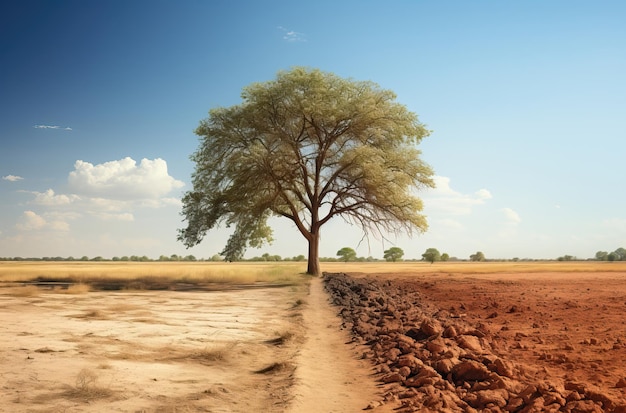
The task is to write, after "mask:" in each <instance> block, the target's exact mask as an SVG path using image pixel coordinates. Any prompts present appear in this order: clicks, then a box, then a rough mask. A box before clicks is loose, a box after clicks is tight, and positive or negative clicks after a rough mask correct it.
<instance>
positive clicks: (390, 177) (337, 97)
mask: <svg viewBox="0 0 626 413" xmlns="http://www.w3.org/2000/svg"><path fill="white" fill-rule="evenodd" d="M242 99H243V102H242V103H240V104H238V105H235V106H231V107H227V108H216V109H212V110H211V111H210V112H209V117H208V118H207V119H205V120H203V121H201V123H200V126H199V127H198V128H197V129H196V134H197V135H199V136H201V139H202V141H201V143H200V147H199V148H198V150H197V151H196V152H195V153H194V154H193V155H192V158H191V159H192V160H193V161H194V162H195V164H196V165H195V171H194V173H193V177H192V178H193V189H192V191H189V192H187V193H186V194H185V195H184V197H183V200H182V202H183V209H182V213H183V216H184V217H185V220H186V221H187V227H186V228H184V229H181V230H179V236H178V239H179V240H180V241H182V242H183V243H184V244H185V245H186V246H187V247H191V246H194V245H196V244H198V243H200V242H201V241H202V239H203V238H204V237H205V235H206V233H207V232H208V231H209V230H212V229H213V228H215V227H216V226H219V225H220V224H224V225H226V226H229V227H233V228H234V231H233V233H232V235H231V236H230V238H229V239H228V241H227V243H226V246H225V247H224V250H223V251H222V254H223V255H224V256H225V257H226V259H227V260H229V261H232V260H238V259H240V258H241V257H243V254H244V252H245V250H246V248H248V247H260V246H262V245H263V244H264V243H265V242H271V240H272V230H271V228H270V227H269V226H268V225H267V221H268V219H269V218H270V217H272V216H278V217H284V218H287V219H289V220H291V221H292V222H293V224H294V225H295V227H296V228H297V229H298V231H299V232H300V233H301V234H302V236H303V237H304V238H305V239H306V241H307V242H308V246H309V248H308V264H307V273H308V274H312V275H319V274H320V266H319V242H320V234H321V231H320V230H321V228H322V226H323V225H324V224H326V223H327V222H328V221H330V220H331V219H332V218H334V217H337V216H342V217H343V218H345V219H346V220H348V221H351V222H352V223H354V224H356V225H358V226H359V227H360V228H361V229H362V230H363V232H364V233H365V234H366V235H369V234H370V233H372V232H376V233H381V234H382V233H387V232H391V233H400V232H404V231H406V232H407V233H409V234H412V233H414V232H418V233H421V232H423V231H425V230H426V228H427V224H426V219H425V217H424V216H423V215H422V214H421V210H422V202H421V200H420V199H419V198H417V197H416V196H415V190H416V189H418V190H419V189H423V188H425V187H432V186H434V182H433V180H432V175H433V172H432V170H431V168H430V167H429V166H428V165H426V164H425V163H424V162H423V161H422V160H421V159H420V152H419V150H418V149H417V147H416V146H417V144H419V142H420V141H421V140H422V138H424V137H425V136H427V135H428V134H429V131H428V130H427V129H426V128H425V127H424V125H423V124H421V123H420V122H419V121H418V118H417V115H415V114H414V113H412V112H410V111H409V110H407V108H406V107H405V106H404V105H401V104H399V103H397V102H396V101H395V100H396V95H395V94H394V93H393V92H391V91H389V90H384V89H381V88H380V87H379V86H378V85H376V84H374V83H372V82H360V81H354V80H351V79H343V78H341V77H339V76H336V75H334V74H332V73H326V72H322V71H320V70H316V69H306V68H294V69H292V70H290V71H285V72H279V73H278V76H277V77H276V79H275V80H272V81H269V82H264V83H254V84H252V85H250V86H248V87H246V88H245V89H244V90H243V92H242Z"/></svg>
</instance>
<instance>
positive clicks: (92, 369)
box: [0, 286, 305, 413]
mask: <svg viewBox="0 0 626 413" xmlns="http://www.w3.org/2000/svg"><path fill="white" fill-rule="evenodd" d="M304 296H305V292H304V291H303V287H302V286H300V287H282V288H266V289H243V290H235V291H212V292H172V291H158V292H89V293H85V294H80V295H67V294H60V293H55V292H42V293H38V294H35V295H33V296H27V297H19V296H17V297H16V296H12V295H11V294H10V292H9V290H8V289H1V290H0V319H1V320H2V324H1V326H0V365H1V366H2V369H1V371H0V411H2V412H68V413H69V412H103V411H107V412H251V411H269V412H271V411H276V412H280V411H284V410H285V408H286V406H287V404H288V402H289V400H290V399H291V398H292V397H291V396H290V387H291V386H292V384H293V370H294V368H295V365H294V364H293V358H294V356H295V354H296V351H297V347H298V346H299V341H298V340H299V338H298V332H299V331H301V325H302V319H301V309H300V308H299V307H300V306H299V305H298V303H299V301H297V300H299V299H302V298H304Z"/></svg>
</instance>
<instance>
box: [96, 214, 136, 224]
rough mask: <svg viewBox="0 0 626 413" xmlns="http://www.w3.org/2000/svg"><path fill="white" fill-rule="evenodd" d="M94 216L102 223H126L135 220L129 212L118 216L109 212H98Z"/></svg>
mask: <svg viewBox="0 0 626 413" xmlns="http://www.w3.org/2000/svg"><path fill="white" fill-rule="evenodd" d="M93 215H94V216H96V217H98V218H100V219H102V220H104V221H126V222H132V221H134V220H135V216H134V215H133V214H131V213H130V212H122V213H119V214H114V213H111V212H99V213H94V214H93Z"/></svg>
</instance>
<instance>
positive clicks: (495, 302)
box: [324, 274, 626, 413]
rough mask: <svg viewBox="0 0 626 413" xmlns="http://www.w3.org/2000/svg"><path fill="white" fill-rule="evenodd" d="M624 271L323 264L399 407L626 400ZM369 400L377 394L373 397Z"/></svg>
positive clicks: (573, 406)
mask: <svg viewBox="0 0 626 413" xmlns="http://www.w3.org/2000/svg"><path fill="white" fill-rule="evenodd" d="M623 276H624V275H623V274H621V275H620V274H617V275H615V274H610V275H607V276H606V277H605V276H603V274H587V275H585V274H565V275H564V274H560V275H554V274H552V275H551V274H543V275H536V274H535V275H530V276H529V275H523V274H522V275H519V274H518V275H515V276H510V277H507V276H504V277H503V276H488V277H480V276H478V277H474V278H467V277H465V278H459V277H455V276H454V275H453V274H450V275H449V276H427V275H425V276H424V275H423V276H419V277H410V276H406V275H397V276H393V275H392V276H382V275H377V276H375V277H374V276H348V275H346V274H325V276H324V281H325V287H326V289H327V291H328V292H329V294H330V295H331V302H332V303H333V304H334V305H336V306H338V308H339V313H340V315H341V317H342V318H343V326H344V328H346V329H348V330H349V331H351V332H352V335H353V339H354V341H355V342H358V343H361V344H366V345H367V350H366V351H365V352H364V353H363V358H367V359H370V360H371V362H372V363H373V364H374V365H375V368H376V371H377V372H378V373H377V378H378V380H379V381H380V382H382V383H385V384H384V386H383V389H384V390H383V391H384V400H385V401H384V402H383V403H385V404H393V405H394V406H397V408H398V411H400V412H417V411H419V412H428V411H432V412H441V411H446V412H478V411H480V412H520V413H527V412H567V413H574V412H575V413H583V412H614V413H620V412H626V392H625V388H626V370H625V368H624V367H625V366H626V362H625V361H624V360H625V359H626V348H625V343H626V341H624V340H625V339H626V336H625V335H624V334H625V330H624V325H623V312H624V310H625V309H626V305H625V304H626V287H625V286H624V282H623ZM371 407H375V406H371Z"/></svg>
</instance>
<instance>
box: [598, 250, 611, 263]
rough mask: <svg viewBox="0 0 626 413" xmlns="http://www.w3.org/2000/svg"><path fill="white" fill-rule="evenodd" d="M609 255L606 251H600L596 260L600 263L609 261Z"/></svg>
mask: <svg viewBox="0 0 626 413" xmlns="http://www.w3.org/2000/svg"><path fill="white" fill-rule="evenodd" d="M608 259H609V253H608V252H606V251H598V252H596V260H598V261H608Z"/></svg>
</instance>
